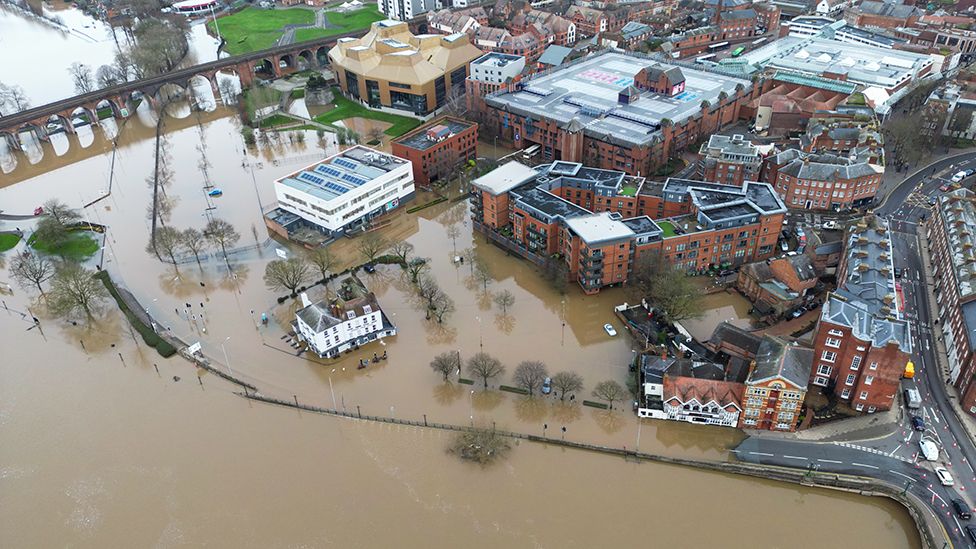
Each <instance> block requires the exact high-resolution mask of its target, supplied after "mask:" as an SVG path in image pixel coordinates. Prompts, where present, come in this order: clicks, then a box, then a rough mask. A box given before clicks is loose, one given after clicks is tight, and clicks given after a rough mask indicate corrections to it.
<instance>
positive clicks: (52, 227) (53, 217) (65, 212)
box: [33, 199, 81, 250]
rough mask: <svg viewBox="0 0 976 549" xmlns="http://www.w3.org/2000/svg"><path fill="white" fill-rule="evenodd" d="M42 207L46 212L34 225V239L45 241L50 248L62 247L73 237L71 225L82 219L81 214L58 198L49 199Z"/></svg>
mask: <svg viewBox="0 0 976 549" xmlns="http://www.w3.org/2000/svg"><path fill="white" fill-rule="evenodd" d="M42 207H43V211H44V214H43V216H42V217H41V220H40V221H38V222H37V225H36V226H35V227H34V235H33V238H34V241H35V242H43V243H44V244H45V245H46V246H48V248H49V249H53V250H57V249H60V247H61V246H62V245H63V244H64V243H66V242H67V241H68V239H69V238H70V237H71V234H70V233H69V229H70V226H71V225H73V224H74V223H77V222H78V220H80V219H81V214H79V213H78V210H75V209H73V208H69V207H68V205H67V204H65V203H64V202H61V201H60V200H57V199H51V200H48V201H47V202H45V203H44V204H43V206H42Z"/></svg>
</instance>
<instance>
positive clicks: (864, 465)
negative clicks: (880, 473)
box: [851, 461, 877, 469]
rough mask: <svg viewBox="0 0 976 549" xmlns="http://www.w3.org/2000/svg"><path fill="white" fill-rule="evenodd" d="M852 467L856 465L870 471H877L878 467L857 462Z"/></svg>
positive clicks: (852, 463)
mask: <svg viewBox="0 0 976 549" xmlns="http://www.w3.org/2000/svg"><path fill="white" fill-rule="evenodd" d="M851 465H856V466H858V467H867V468H868V469H877V467H875V466H874V465H868V464H866V463H857V462H856V461H852V462H851Z"/></svg>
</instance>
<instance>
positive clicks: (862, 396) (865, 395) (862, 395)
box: [861, 391, 868, 400]
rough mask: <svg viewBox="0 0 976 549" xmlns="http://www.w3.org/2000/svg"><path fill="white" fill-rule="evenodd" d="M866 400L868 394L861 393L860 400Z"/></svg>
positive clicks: (865, 392)
mask: <svg viewBox="0 0 976 549" xmlns="http://www.w3.org/2000/svg"><path fill="white" fill-rule="evenodd" d="M867 399H868V392H867V391H861V400H867Z"/></svg>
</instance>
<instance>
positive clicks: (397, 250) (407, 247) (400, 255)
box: [390, 240, 413, 265]
mask: <svg viewBox="0 0 976 549" xmlns="http://www.w3.org/2000/svg"><path fill="white" fill-rule="evenodd" d="M390 252H391V253H393V255H395V256H397V259H399V260H400V263H403V264H404V265H406V264H407V261H408V257H409V256H410V254H412V253H413V244H411V243H409V242H407V241H405V240H397V241H396V242H394V243H393V245H392V246H390Z"/></svg>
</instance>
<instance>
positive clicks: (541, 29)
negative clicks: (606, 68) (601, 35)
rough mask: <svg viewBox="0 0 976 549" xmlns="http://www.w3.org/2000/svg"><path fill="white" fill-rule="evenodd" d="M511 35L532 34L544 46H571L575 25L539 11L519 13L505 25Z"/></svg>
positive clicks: (574, 37) (574, 38) (554, 15)
mask: <svg viewBox="0 0 976 549" xmlns="http://www.w3.org/2000/svg"><path fill="white" fill-rule="evenodd" d="M507 28H508V30H510V31H511V32H512V34H524V33H527V32H529V33H532V34H534V35H535V36H536V38H539V39H540V40H543V41H544V42H545V43H546V44H556V45H558V46H571V45H573V44H574V43H575V42H576V38H577V37H576V23H573V22H572V21H570V20H569V19H565V18H563V17H560V16H558V15H556V14H554V13H549V12H547V11H539V10H529V11H525V12H520V13H519V14H518V15H516V16H515V17H513V18H512V19H511V21H509V23H508V25H507Z"/></svg>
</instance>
